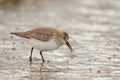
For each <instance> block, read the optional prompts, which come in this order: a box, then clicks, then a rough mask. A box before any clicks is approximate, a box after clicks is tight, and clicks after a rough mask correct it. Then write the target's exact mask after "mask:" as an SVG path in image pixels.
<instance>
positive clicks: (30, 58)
mask: <svg viewBox="0 0 120 80" xmlns="http://www.w3.org/2000/svg"><path fill="white" fill-rule="evenodd" d="M33 49H34V47H32V48H31V54H30V57H29V58H30V61H32V53H33Z"/></svg>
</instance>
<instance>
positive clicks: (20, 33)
mask: <svg viewBox="0 0 120 80" xmlns="http://www.w3.org/2000/svg"><path fill="white" fill-rule="evenodd" d="M10 34H14V35H17V36H20V37H23V38H30V37H29V36H28V34H27V33H26V32H11V33H10Z"/></svg>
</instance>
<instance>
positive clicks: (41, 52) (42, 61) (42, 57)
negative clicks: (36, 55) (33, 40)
mask: <svg viewBox="0 0 120 80" xmlns="http://www.w3.org/2000/svg"><path fill="white" fill-rule="evenodd" d="M40 55H41V57H42V63H44V62H45V60H44V57H43V55H42V51H40Z"/></svg>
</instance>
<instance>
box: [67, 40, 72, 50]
mask: <svg viewBox="0 0 120 80" xmlns="http://www.w3.org/2000/svg"><path fill="white" fill-rule="evenodd" d="M66 45H67V46H68V47H69V49H70V51H71V52H73V49H72V47H71V45H70V44H69V42H68V41H67V42H66Z"/></svg>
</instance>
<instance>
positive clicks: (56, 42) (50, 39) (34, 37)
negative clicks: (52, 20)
mask: <svg viewBox="0 0 120 80" xmlns="http://www.w3.org/2000/svg"><path fill="white" fill-rule="evenodd" d="M11 34H14V35H17V36H20V37H23V38H27V39H28V41H29V42H30V44H31V46H32V48H31V53H30V57H29V60H30V61H32V53H33V49H34V48H35V49H37V50H39V51H40V55H41V58H42V63H44V62H45V59H44V57H43V55H42V51H49V50H54V49H57V48H59V47H60V46H62V45H64V44H66V45H67V46H68V47H69V49H70V51H71V52H72V51H73V49H72V47H71V45H70V44H69V42H68V40H69V35H68V33H67V32H64V31H61V30H57V29H55V28H51V27H43V28H36V29H32V30H29V31H26V32H11Z"/></svg>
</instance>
